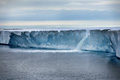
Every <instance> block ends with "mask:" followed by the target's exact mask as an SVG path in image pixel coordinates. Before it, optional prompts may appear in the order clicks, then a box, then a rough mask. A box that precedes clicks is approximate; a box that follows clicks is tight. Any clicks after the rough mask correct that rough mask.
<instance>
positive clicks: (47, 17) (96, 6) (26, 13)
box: [0, 0, 120, 22]
mask: <svg viewBox="0 0 120 80" xmlns="http://www.w3.org/2000/svg"><path fill="white" fill-rule="evenodd" d="M80 20H101V21H102V20H104V21H108V20H112V21H119V20H120V0H0V22H7V21H80Z"/></svg>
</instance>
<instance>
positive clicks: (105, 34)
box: [0, 29, 120, 58]
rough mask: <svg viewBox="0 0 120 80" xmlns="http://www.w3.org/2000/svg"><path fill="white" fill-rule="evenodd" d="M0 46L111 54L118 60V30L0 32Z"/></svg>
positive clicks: (119, 34)
mask: <svg viewBox="0 0 120 80" xmlns="http://www.w3.org/2000/svg"><path fill="white" fill-rule="evenodd" d="M0 44H6V45H9V46H10V47H14V48H16V47H19V48H34V49H53V50H58V49H59V50H88V51H103V52H112V53H115V54H116V56H117V57H119V58H120V49H119V48H120V30H118V29H116V30H113V29H89V30H87V29H68V30H66V29H62V30H60V29H59V30H57V29H55V30H52V29H51V30H34V29H33V30H29V29H28V30H0Z"/></svg>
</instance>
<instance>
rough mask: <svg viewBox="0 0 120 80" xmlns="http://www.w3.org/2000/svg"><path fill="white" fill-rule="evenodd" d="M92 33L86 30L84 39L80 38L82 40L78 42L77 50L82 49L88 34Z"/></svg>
mask: <svg viewBox="0 0 120 80" xmlns="http://www.w3.org/2000/svg"><path fill="white" fill-rule="evenodd" d="M89 35H90V31H89V30H86V35H85V37H83V38H82V40H80V42H79V43H78V45H77V47H76V48H75V50H77V51H79V50H81V48H82V46H83V44H84V43H85V41H86V39H87V38H88V36H89Z"/></svg>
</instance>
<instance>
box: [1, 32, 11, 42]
mask: <svg viewBox="0 0 120 80" xmlns="http://www.w3.org/2000/svg"><path fill="white" fill-rule="evenodd" d="M9 40H10V32H9V31H0V44H9Z"/></svg>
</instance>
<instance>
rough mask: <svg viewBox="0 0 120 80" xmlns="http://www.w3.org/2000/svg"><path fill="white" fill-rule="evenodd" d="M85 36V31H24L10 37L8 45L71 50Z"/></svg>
mask: <svg viewBox="0 0 120 80" xmlns="http://www.w3.org/2000/svg"><path fill="white" fill-rule="evenodd" d="M84 36H85V30H67V31H64V30H63V31H60V32H59V31H31V32H29V31H25V32H21V34H15V33H14V32H12V33H11V35H10V38H11V39H10V41H9V45H12V46H14V47H25V48H28V47H29V48H49V49H50V48H51V49H73V48H74V47H76V45H77V44H78V42H79V41H80V40H81V39H82V38H83V37H84Z"/></svg>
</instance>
